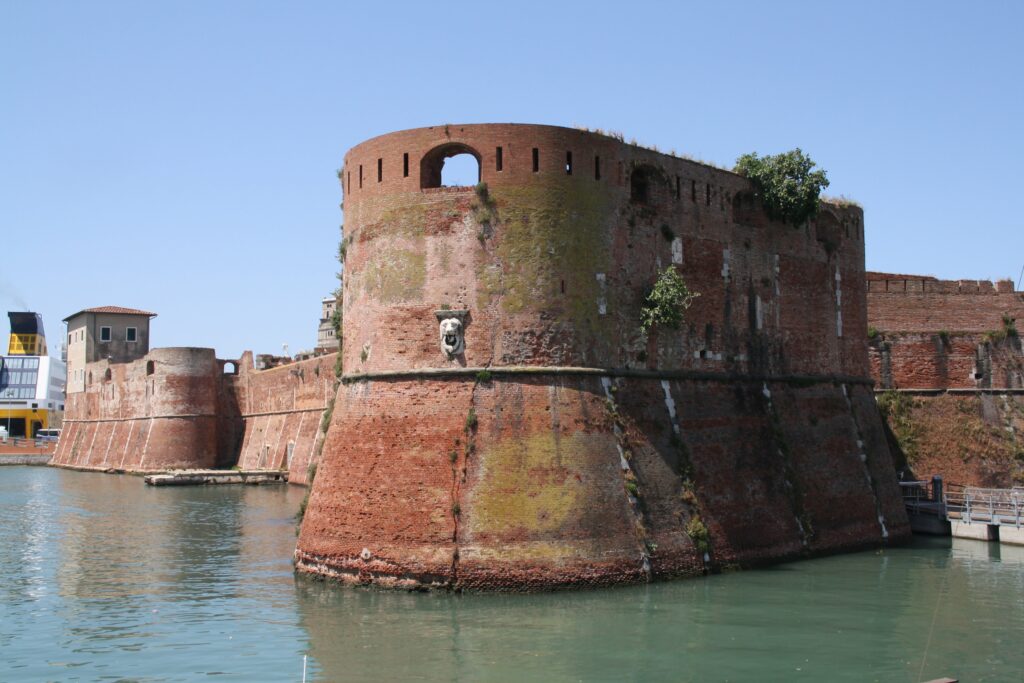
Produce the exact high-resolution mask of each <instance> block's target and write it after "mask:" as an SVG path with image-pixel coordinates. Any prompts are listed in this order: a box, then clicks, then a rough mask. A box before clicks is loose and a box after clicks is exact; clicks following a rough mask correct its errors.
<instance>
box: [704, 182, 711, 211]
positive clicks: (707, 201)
mask: <svg viewBox="0 0 1024 683" xmlns="http://www.w3.org/2000/svg"><path fill="white" fill-rule="evenodd" d="M704 205H705V206H711V183H707V184H706V185H705V186H704Z"/></svg>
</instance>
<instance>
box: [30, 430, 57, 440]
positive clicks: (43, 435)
mask: <svg viewBox="0 0 1024 683" xmlns="http://www.w3.org/2000/svg"><path fill="white" fill-rule="evenodd" d="M59 438H60V430H59V429H40V430H38V431H37V432H36V439H38V440H40V441H56V440H57V439H59Z"/></svg>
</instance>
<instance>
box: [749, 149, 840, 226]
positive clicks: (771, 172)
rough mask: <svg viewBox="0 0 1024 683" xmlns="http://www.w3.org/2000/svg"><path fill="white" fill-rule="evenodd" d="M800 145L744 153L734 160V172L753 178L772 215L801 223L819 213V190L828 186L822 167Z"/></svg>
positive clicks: (797, 223)
mask: <svg viewBox="0 0 1024 683" xmlns="http://www.w3.org/2000/svg"><path fill="white" fill-rule="evenodd" d="M814 166H815V164H814V161H813V160H812V159H811V157H809V156H807V155H806V154H804V153H803V152H802V151H801V150H800V148H799V147H797V148H796V149H794V150H792V151H789V152H783V153H782V154H775V155H769V156H764V157H759V156H757V153H756V152H755V153H752V154H744V155H743V156H741V157H740V158H739V159H737V160H736V167H735V168H734V169H733V170H734V171H735V172H736V173H739V174H740V175H742V176H746V177H747V178H750V179H751V180H752V181H754V184H755V185H756V186H757V191H758V194H759V196H760V198H761V202H762V204H764V207H765V210H767V211H768V215H769V216H771V217H772V218H775V219H778V220H783V221H786V222H787V223H790V224H792V225H802V224H803V223H804V222H805V221H806V220H807V219H808V218H811V217H813V216H814V215H815V214H816V213H818V206H819V204H820V203H821V191H822V190H823V189H824V188H826V187H828V178H827V177H826V175H825V171H823V170H821V169H818V170H817V171H815V170H812V169H813V168H814Z"/></svg>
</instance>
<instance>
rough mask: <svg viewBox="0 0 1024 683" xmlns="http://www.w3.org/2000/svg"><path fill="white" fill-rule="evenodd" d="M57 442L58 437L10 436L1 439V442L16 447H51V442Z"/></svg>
mask: <svg viewBox="0 0 1024 683" xmlns="http://www.w3.org/2000/svg"><path fill="white" fill-rule="evenodd" d="M55 443H57V440H56V439H26V438H25V437H23V436H10V437H8V438H7V439H0V444H4V445H9V446H14V447H15V448H29V447H31V448H49V447H50V445H51V444H55Z"/></svg>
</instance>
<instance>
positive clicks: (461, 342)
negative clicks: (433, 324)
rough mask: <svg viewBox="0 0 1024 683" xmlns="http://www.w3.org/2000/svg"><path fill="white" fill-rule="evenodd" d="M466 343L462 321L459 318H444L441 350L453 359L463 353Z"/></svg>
mask: <svg viewBox="0 0 1024 683" xmlns="http://www.w3.org/2000/svg"><path fill="white" fill-rule="evenodd" d="M465 348H466V341H465V339H464V337H463V334H462V321H461V320H459V319H458V318H444V319H443V320H442V321H441V350H442V351H444V352H445V354H446V355H447V356H448V357H449V358H452V357H453V356H457V355H458V354H460V353H462V351H463V350H464V349H465Z"/></svg>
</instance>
